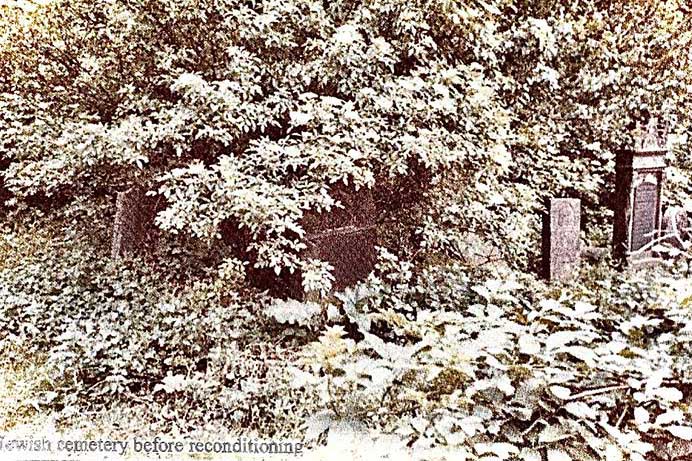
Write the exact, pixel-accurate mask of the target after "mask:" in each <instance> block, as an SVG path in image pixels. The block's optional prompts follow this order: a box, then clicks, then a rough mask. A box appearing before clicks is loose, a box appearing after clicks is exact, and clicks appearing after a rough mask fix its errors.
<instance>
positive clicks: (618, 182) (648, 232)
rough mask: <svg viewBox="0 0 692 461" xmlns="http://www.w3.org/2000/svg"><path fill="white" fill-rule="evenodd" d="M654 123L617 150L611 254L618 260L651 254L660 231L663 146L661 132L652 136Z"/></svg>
mask: <svg viewBox="0 0 692 461" xmlns="http://www.w3.org/2000/svg"><path fill="white" fill-rule="evenodd" d="M656 127H657V121H656V120H655V119H653V120H652V122H651V123H650V124H649V128H648V131H647V133H646V135H645V138H644V141H641V142H640V143H639V145H638V146H637V147H636V148H635V149H628V150H623V151H620V152H619V153H618V154H617V159H616V176H615V214H614V222H613V257H614V258H615V260H616V261H619V262H621V263H632V262H635V261H638V260H643V259H647V258H651V257H653V256H654V255H653V252H652V251H651V250H652V248H653V246H655V243H656V240H657V239H658V237H659V235H660V231H661V190H662V185H663V180H664V174H665V166H666V162H665V155H666V149H667V147H666V143H665V141H664V139H663V137H664V135H662V134H660V135H658V136H659V137H658V138H657V137H656V136H657V134H656V133H658V132H657V131H655V130H657V129H658V128H656Z"/></svg>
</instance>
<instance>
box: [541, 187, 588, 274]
mask: <svg viewBox="0 0 692 461" xmlns="http://www.w3.org/2000/svg"><path fill="white" fill-rule="evenodd" d="M546 208H547V212H546V213H545V214H544V215H543V242H542V247H543V248H542V249H543V276H544V277H545V278H546V279H548V280H550V281H567V280H570V279H572V278H573V277H574V276H575V274H576V270H577V268H578V267H579V259H580V250H581V249H580V240H579V231H580V223H581V202H580V200H579V199H571V198H550V199H548V200H547V201H546Z"/></svg>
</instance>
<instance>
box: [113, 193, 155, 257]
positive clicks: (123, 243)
mask: <svg viewBox="0 0 692 461" xmlns="http://www.w3.org/2000/svg"><path fill="white" fill-rule="evenodd" d="M157 202H158V201H157V200H156V199H155V198H154V197H151V196H148V195H146V189H144V188H140V187H133V188H131V189H129V190H126V191H124V192H119V193H118V195H117V198H116V201H115V220H114V221H115V222H114V223H113V241H112V244H111V257H112V258H113V259H119V258H121V257H125V256H133V255H136V254H137V253H138V252H140V251H141V250H142V249H144V248H145V247H147V246H151V245H153V243H154V241H155V239H156V226H155V224H154V218H155V217H156V211H157Z"/></svg>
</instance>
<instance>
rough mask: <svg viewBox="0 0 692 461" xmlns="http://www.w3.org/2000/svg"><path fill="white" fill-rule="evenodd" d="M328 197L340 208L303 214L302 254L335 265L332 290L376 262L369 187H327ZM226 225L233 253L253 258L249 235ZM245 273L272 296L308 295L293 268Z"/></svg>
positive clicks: (365, 273)
mask: <svg viewBox="0 0 692 461" xmlns="http://www.w3.org/2000/svg"><path fill="white" fill-rule="evenodd" d="M331 195H332V196H333V197H334V198H335V199H337V200H338V201H339V202H340V203H341V204H342V205H343V208H332V209H331V210H330V211H329V212H323V213H315V212H311V213H308V214H306V216H305V217H304V218H303V221H302V223H301V224H302V226H303V229H304V230H305V233H306V235H305V238H304V242H305V244H306V246H307V248H306V249H305V250H304V251H303V253H302V255H301V256H302V257H304V258H315V259H319V260H322V261H326V262H328V263H329V264H330V265H331V266H332V267H334V270H333V272H332V274H333V276H334V283H333V289H334V290H337V291H338V290H342V289H344V288H346V287H348V286H352V285H354V284H355V283H357V282H358V281H361V280H364V279H365V278H366V277H367V276H368V274H370V272H371V271H372V269H373V268H374V265H375V263H376V260H377V254H376V251H375V245H376V243H377V233H376V226H375V224H376V209H375V202H374V199H373V195H372V192H371V191H369V190H360V191H357V192H356V191H352V190H348V189H345V188H338V189H336V190H333V191H331ZM224 227H225V228H224V229H222V232H221V233H222V235H223V237H224V240H225V241H226V243H228V244H229V245H230V246H231V247H232V249H233V252H234V253H235V254H236V255H237V256H239V257H241V258H243V259H246V260H250V261H251V262H252V260H253V259H254V258H253V255H249V254H247V253H246V251H245V248H246V246H247V244H248V243H249V236H248V235H247V233H246V232H243V231H242V230H240V229H238V228H237V227H235V226H233V225H231V224H228V225H226V226H224ZM248 276H249V277H248V278H249V280H250V282H251V283H252V284H253V285H254V286H256V287H258V288H260V289H263V290H268V291H269V293H270V294H271V295H272V296H275V297H279V298H294V299H306V297H307V296H308V294H307V293H305V292H304V291H303V287H302V277H301V274H299V273H297V272H296V273H293V274H290V273H288V272H287V271H282V272H281V274H280V275H279V276H277V275H276V274H275V273H274V272H273V271H271V270H267V269H255V268H253V267H252V264H251V265H250V268H249V269H248Z"/></svg>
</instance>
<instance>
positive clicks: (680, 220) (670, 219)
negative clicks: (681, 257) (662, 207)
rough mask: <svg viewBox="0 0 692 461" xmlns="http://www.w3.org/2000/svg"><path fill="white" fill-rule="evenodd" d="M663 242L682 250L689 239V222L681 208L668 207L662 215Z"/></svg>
mask: <svg viewBox="0 0 692 461" xmlns="http://www.w3.org/2000/svg"><path fill="white" fill-rule="evenodd" d="M662 229H663V230H662V232H663V235H662V238H663V242H664V243H666V244H668V245H670V246H672V247H674V248H677V249H679V250H681V249H683V248H684V242H685V241H687V240H689V239H690V232H692V230H691V229H690V221H689V218H688V217H687V212H686V211H685V210H684V209H683V208H681V207H670V208H668V209H667V210H666V211H665V213H663V223H662Z"/></svg>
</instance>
